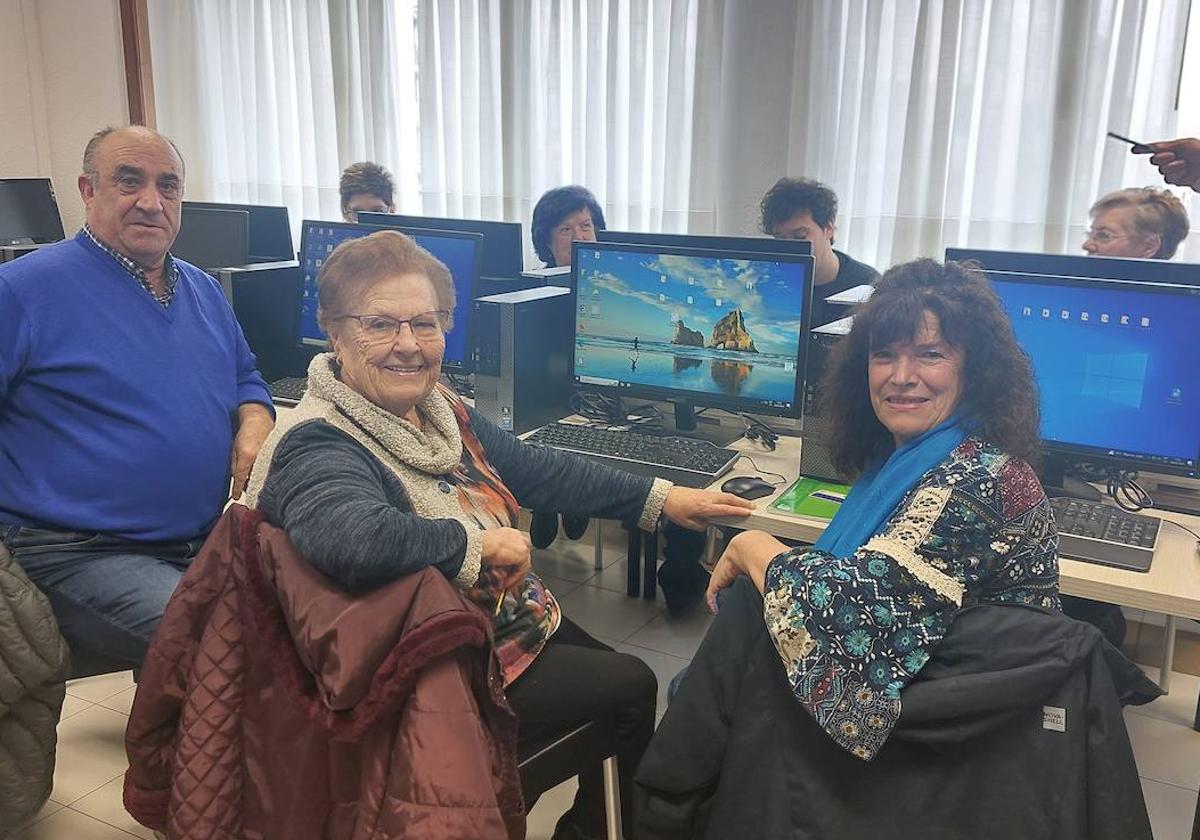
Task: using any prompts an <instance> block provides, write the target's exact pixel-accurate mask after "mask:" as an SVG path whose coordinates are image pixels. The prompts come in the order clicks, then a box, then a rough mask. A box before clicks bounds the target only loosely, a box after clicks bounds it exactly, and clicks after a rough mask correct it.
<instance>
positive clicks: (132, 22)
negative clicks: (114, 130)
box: [119, 0, 156, 128]
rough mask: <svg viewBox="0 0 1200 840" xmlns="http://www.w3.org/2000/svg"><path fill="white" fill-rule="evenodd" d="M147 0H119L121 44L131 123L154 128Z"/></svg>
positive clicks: (152, 76) (152, 75)
mask: <svg viewBox="0 0 1200 840" xmlns="http://www.w3.org/2000/svg"><path fill="white" fill-rule="evenodd" d="M146 2H147V0H119V6H120V12H121V46H122V48H123V50H124V53H125V92H126V95H127V99H128V102H129V122H130V124H131V125H145V126H149V127H150V128H155V127H156V125H155V123H156V119H155V114H154V74H153V71H152V67H151V63H150V17H149V13H148V12H147V10H146Z"/></svg>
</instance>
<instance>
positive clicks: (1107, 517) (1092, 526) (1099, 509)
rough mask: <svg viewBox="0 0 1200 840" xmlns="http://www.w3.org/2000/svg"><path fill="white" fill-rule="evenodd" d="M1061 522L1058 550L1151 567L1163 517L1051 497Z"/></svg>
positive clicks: (1122, 565)
mask: <svg viewBox="0 0 1200 840" xmlns="http://www.w3.org/2000/svg"><path fill="white" fill-rule="evenodd" d="M1050 506H1051V507H1052V508H1053V509H1054V519H1055V521H1057V523H1058V553H1059V554H1060V555H1061V556H1063V557H1069V558H1071V559H1072V560H1084V561H1086V562H1088V563H1099V564H1101V565H1103V566H1116V567H1117V568H1119V569H1129V570H1131V571H1135V572H1146V571H1149V570H1150V561H1151V560H1153V559H1154V549H1155V547H1156V546H1157V545H1158V531H1159V527H1160V526H1161V525H1162V520H1161V519H1157V518H1155V517H1153V516H1143V515H1141V514H1138V513H1129V512H1128V511H1124V510H1121V509H1120V508H1115V507H1113V506H1112V505H1105V504H1101V503H1100V502H1085V501H1081V500H1079V499H1069V498H1066V497H1060V498H1056V499H1051V500H1050Z"/></svg>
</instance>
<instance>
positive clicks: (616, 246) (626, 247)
mask: <svg viewBox="0 0 1200 840" xmlns="http://www.w3.org/2000/svg"><path fill="white" fill-rule="evenodd" d="M596 246H600V248H601V249H602V250H606V251H619V252H621V253H627V254H668V255H671V256H683V257H704V258H709V259H735V260H736V259H744V260H749V261H760V262H768V261H769V262H785V263H793V264H800V265H803V266H804V268H805V270H804V289H803V290H802V292H801V295H802V297H803V298H804V304H803V311H802V312H801V318H800V335H799V339H798V346H797V348H796V377H795V380H794V383H793V389H794V390H793V392H792V394H793V397H792V399H793V404H792V407H791V408H790V409H787V408H780V407H778V406H769V405H765V404H764V403H762V402H761V401H759V400H755V399H751V398H748V397H726V396H722V395H720V394H712V393H708V392H697V391H685V390H682V389H676V388H666V387H663V386H659V385H639V384H631V385H598V384H593V383H590V382H580V381H579V376H578V374H576V372H575V348H576V344H575V332H576V330H575V328H574V326H573V328H572V330H571V333H572V338H571V355H570V362H571V381H572V382H573V383H574V384H575V388H576V389H579V390H584V389H587V390H597V391H603V392H605V393H609V394H614V395H616V396H622V397H626V396H627V397H637V398H640V399H650V400H659V401H663V402H687V403H690V404H692V405H694V406H697V407H702V408H716V409H721V410H724V411H731V412H734V413H737V412H744V413H746V414H761V415H764V416H771V417H787V418H791V419H798V418H800V417H801V416H802V413H803V410H804V366H805V364H806V362H807V358H808V338H809V333H810V330H811V326H812V324H811V321H812V299H813V273H814V271H815V260H814V259H813V257H812V256H811V255H807V254H786V253H757V252H750V251H714V250H709V249H703V248H680V247H674V246H665V245H633V244H629V243H624V242H602V241H596V242H579V241H576V242H572V243H571V274H570V278H571V286H570V288H571V294H572V296H573V298H574V300H573V301H572V313H574V307H575V305H576V304H575V301H577V300H578V299H579V260H578V258H577V253H576V252H577V251H578V250H579V249H580V248H585V249H591V250H595V249H596Z"/></svg>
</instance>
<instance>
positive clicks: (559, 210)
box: [530, 184, 608, 268]
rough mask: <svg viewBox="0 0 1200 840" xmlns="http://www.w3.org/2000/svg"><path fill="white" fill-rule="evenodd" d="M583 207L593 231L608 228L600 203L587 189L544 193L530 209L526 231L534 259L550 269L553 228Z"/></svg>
mask: <svg viewBox="0 0 1200 840" xmlns="http://www.w3.org/2000/svg"><path fill="white" fill-rule="evenodd" d="M584 208H587V210H589V211H590V212H591V214H592V225H593V226H594V227H595V228H596V230H604V229H606V228H607V227H608V225H607V224H606V223H605V221H604V211H603V210H601V209H600V202H598V201H596V196H594V195H592V192H591V190H589V189H588V188H587V187H581V186H578V185H576V184H572V185H571V186H569V187H555V188H554V189H552V190H546V192H544V193H542V197H541V198H539V199H538V202H537V204H535V205H534V206H533V223H532V224H531V225H530V227H531V228H532V231H531V232H530V235H531V237H532V238H533V250H535V251H537V255H538V258H539V259H540V260H541V261H542V262H544V263H545V264H546V265H548V266H549V267H551V268H553V267H554V265H555V263H554V249H553V248H551V246H550V241H551V239H552V238H553V234H554V229H555V228H556V227H558V226H559V225H560V224H562V220H563V219H565V218H567V216H570V215H571V214H572V213H575V212H577V211H579V210H583V209H584Z"/></svg>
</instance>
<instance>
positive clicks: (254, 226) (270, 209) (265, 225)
mask: <svg viewBox="0 0 1200 840" xmlns="http://www.w3.org/2000/svg"><path fill="white" fill-rule="evenodd" d="M183 206H184V208H185V209H186V208H189V207H194V208H197V209H207V210H245V211H246V212H247V213H249V214H250V245H249V251H250V262H252V263H259V262H275V261H277V260H294V259H296V248H295V246H294V245H293V244H292V226H291V222H290V221H289V220H288V209H287V208H286V207H281V206H276V205H268V204H230V203H226V202H219V201H185V202H183Z"/></svg>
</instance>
